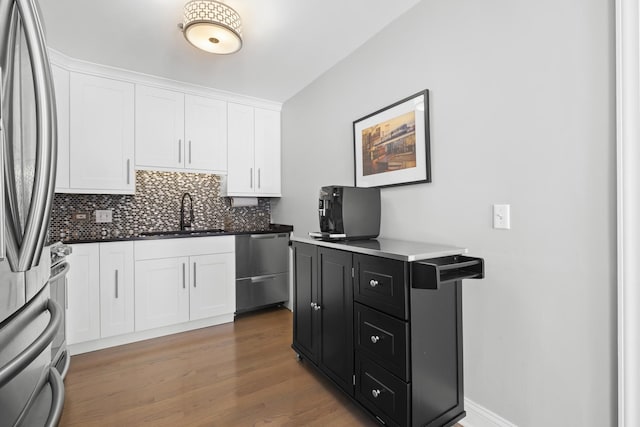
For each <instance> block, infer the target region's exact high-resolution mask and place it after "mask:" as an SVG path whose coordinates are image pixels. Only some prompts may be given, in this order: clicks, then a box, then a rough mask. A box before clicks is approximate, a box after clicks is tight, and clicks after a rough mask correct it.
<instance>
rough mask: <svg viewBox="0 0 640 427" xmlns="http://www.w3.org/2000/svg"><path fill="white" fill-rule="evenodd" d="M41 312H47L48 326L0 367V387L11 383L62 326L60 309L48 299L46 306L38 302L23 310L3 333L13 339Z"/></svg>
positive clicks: (49, 342) (43, 349)
mask: <svg viewBox="0 0 640 427" xmlns="http://www.w3.org/2000/svg"><path fill="white" fill-rule="evenodd" d="M43 311H49V312H50V313H51V318H50V319H49V324H48V325H47V327H46V328H45V329H44V331H42V333H41V334H40V335H39V336H38V338H36V340H35V341H33V342H32V343H31V344H29V346H28V347H27V348H26V349H25V350H24V351H22V353H20V354H18V355H17V356H16V357H14V358H13V359H11V360H10V361H9V362H7V363H6V364H5V365H4V366H2V367H0V387H2V386H4V385H5V384H7V383H8V382H9V381H11V380H12V379H13V378H14V377H15V376H16V375H18V374H19V373H20V372H22V370H23V369H24V368H26V367H27V366H29V364H31V362H33V361H34V360H35V359H36V358H37V357H38V356H39V355H40V354H41V353H42V352H43V351H45V349H46V348H47V346H48V345H49V344H51V342H52V341H53V339H54V338H55V335H56V333H57V332H58V329H59V328H60V326H61V324H62V309H61V308H60V306H58V304H56V302H55V301H53V300H51V299H49V300H47V302H46V304H43V303H42V302H39V301H37V300H36V301H33V302H32V303H31V304H30V305H29V306H27V308H26V309H25V310H23V311H22V313H20V314H19V315H18V316H17V317H16V318H15V319H13V320H12V322H11V323H9V324H8V325H7V326H5V328H7V329H5V331H6V332H7V337H8V338H9V337H13V336H14V335H15V334H19V333H20V331H22V330H23V329H24V326H25V325H27V324H29V323H30V322H32V321H33V320H34V319H36V318H37V317H38V316H39V315H40V314H41V313H42V312H43Z"/></svg>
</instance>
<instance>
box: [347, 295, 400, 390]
mask: <svg viewBox="0 0 640 427" xmlns="http://www.w3.org/2000/svg"><path fill="white" fill-rule="evenodd" d="M354 314H355V344H356V350H359V351H361V352H362V353H363V354H366V355H367V356H368V357H369V358H371V359H372V360H374V361H376V362H377V363H379V364H380V365H382V366H384V367H385V368H386V369H387V370H389V371H391V372H392V373H393V374H395V375H397V376H398V377H400V378H401V379H403V380H405V381H408V380H409V369H408V367H409V360H408V354H409V352H408V350H407V345H408V342H409V326H408V323H407V322H404V321H402V320H398V319H396V318H394V317H391V316H389V315H386V314H384V313H381V312H380V311H378V310H373V309H371V308H368V307H366V306H364V305H362V304H358V303H355V304H354Z"/></svg>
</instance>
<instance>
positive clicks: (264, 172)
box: [254, 108, 280, 196]
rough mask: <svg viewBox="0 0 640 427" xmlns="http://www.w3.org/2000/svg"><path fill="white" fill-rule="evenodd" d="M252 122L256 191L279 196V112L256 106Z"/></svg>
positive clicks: (261, 193)
mask: <svg viewBox="0 0 640 427" xmlns="http://www.w3.org/2000/svg"><path fill="white" fill-rule="evenodd" d="M254 122H255V148H254V157H255V160H254V163H255V170H256V172H255V174H256V177H255V180H256V191H257V193H258V194H260V195H263V196H280V113H279V112H278V111H272V110H263V109H260V108H256V109H255V112H254Z"/></svg>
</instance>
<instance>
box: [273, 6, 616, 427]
mask: <svg viewBox="0 0 640 427" xmlns="http://www.w3.org/2000/svg"><path fill="white" fill-rule="evenodd" d="M613 3H614V2H613V0H540V1H529V0H511V1H507V0H485V1H481V2H480V1H477V0H429V1H422V2H421V3H419V4H418V5H417V6H416V7H415V8H413V9H412V10H410V11H409V12H408V13H407V14H405V15H403V16H402V17H400V18H399V19H398V20H396V21H395V22H394V23H392V24H391V25H390V26H389V27H387V28H386V29H385V30H383V31H382V32H381V33H379V34H378V35H377V36H376V37H374V38H372V39H371V40H369V41H368V42H367V43H366V44H365V45H363V46H362V47H361V48H360V49H358V50H357V51H356V52H355V53H354V54H352V55H351V56H349V57H347V58H346V59H345V60H344V61H342V62H341V63H339V64H338V65H337V66H335V67H334V68H333V69H331V70H330V71H329V72H327V73H326V74H325V75H323V76H322V77H321V78H319V79H318V80H316V81H315V82H314V83H313V84H311V85H310V86H308V87H307V88H305V89H304V90H303V91H301V92H300V93H298V94H297V95H296V96H295V97H293V98H292V99H290V100H289V101H288V102H286V103H285V105H284V108H283V195H284V197H283V198H282V199H281V200H280V201H278V202H276V203H274V206H273V208H272V209H273V219H274V222H280V223H290V224H293V225H294V227H295V232H294V233H295V234H298V235H305V234H306V232H307V231H309V230H314V229H317V228H318V224H317V217H316V214H317V210H316V205H317V201H316V200H317V192H318V189H319V187H320V186H322V185H329V184H352V183H353V146H352V121H353V120H355V119H358V118H360V117H362V116H364V115H366V114H368V113H371V112H373V111H375V110H377V109H379V108H382V107H384V106H386V105H388V104H391V103H393V102H395V101H397V100H399V99H402V98H404V97H406V96H408V95H411V94H413V93H415V92H418V91H419V90H422V89H425V88H427V89H429V90H430V95H431V102H430V108H431V114H430V118H431V154H432V166H433V182H432V183H430V184H419V185H410V186H403V187H395V188H388V189H383V191H382V229H381V230H382V231H381V234H382V235H383V236H384V237H391V238H399V239H407V240H424V241H434V242H441V243H448V244H454V245H461V246H466V247H468V248H469V249H470V253H471V254H473V255H476V256H481V257H484V258H485V262H486V268H487V271H486V273H487V277H486V279H484V280H482V281H471V280H469V281H467V282H465V284H464V330H465V337H464V345H465V348H464V360H465V395H466V397H468V398H469V399H471V400H472V401H473V402H475V403H477V404H479V405H482V406H483V407H485V408H487V409H489V410H490V411H493V412H494V413H496V414H498V415H500V416H501V417H503V418H505V419H507V420H509V421H510V422H512V423H514V424H517V425H519V426H523V427H528V426H530V427H532V426H546V427H548V426H573V425H580V426H594V427H595V426H597V427H600V426H612V425H615V423H616V413H615V405H616V368H615V360H616V353H615V351H616V342H615V339H616V338H615V336H616V335H615V315H616V312H615V299H616V297H615V289H616V288H615V115H614V105H615V87H614V62H615V61H614V53H615V52H614V4H613ZM311 54H312V53H311ZM493 203H509V204H511V212H512V220H511V222H512V229H511V230H508V231H505V230H494V229H492V228H491V205H492V204H493Z"/></svg>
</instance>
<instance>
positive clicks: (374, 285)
mask: <svg viewBox="0 0 640 427" xmlns="http://www.w3.org/2000/svg"><path fill="white" fill-rule="evenodd" d="M369 286H371V287H372V288H375V287H376V286H378V281H377V280H373V279H371V280H369Z"/></svg>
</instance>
